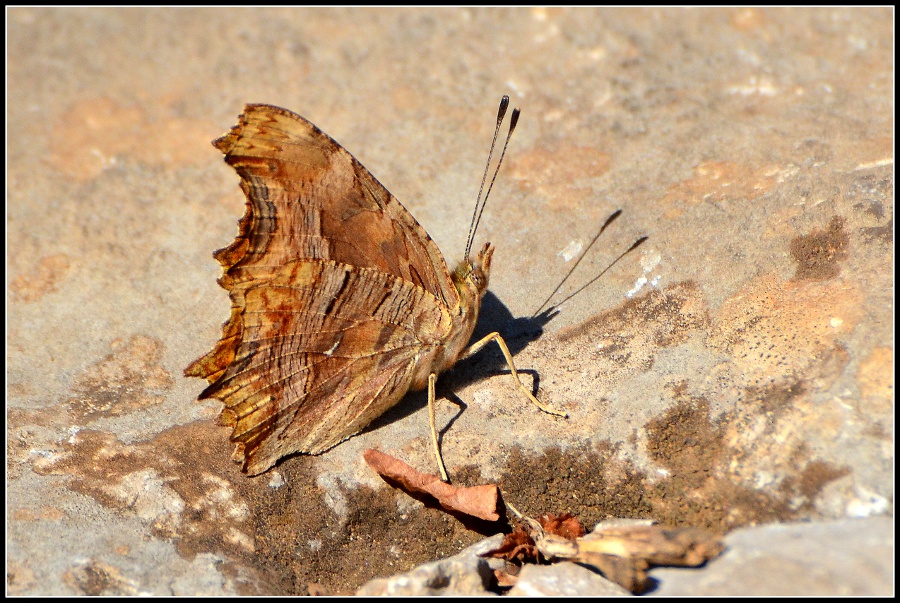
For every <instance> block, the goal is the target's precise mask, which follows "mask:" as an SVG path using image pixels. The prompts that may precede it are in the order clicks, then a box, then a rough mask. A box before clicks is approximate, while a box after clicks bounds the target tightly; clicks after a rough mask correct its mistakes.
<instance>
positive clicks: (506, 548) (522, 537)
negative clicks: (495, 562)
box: [481, 526, 539, 563]
mask: <svg viewBox="0 0 900 603" xmlns="http://www.w3.org/2000/svg"><path fill="white" fill-rule="evenodd" d="M481 556H482V557H496V558H497V559H506V560H507V561H514V562H517V563H537V562H538V557H539V553H538V548H537V545H535V543H534V539H532V538H531V536H529V535H528V533H527V532H526V531H525V530H523V529H522V526H516V528H515V529H514V530H513V531H512V532H510V533H509V534H507V535H506V536H504V537H503V542H502V543H500V546H499V547H497V548H496V549H494V550H492V551H488V552H486V553H482V554H481Z"/></svg>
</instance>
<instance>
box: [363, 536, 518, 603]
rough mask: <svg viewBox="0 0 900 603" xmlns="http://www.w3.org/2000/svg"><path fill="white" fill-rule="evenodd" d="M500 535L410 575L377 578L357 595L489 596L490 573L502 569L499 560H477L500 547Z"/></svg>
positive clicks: (425, 566)
mask: <svg viewBox="0 0 900 603" xmlns="http://www.w3.org/2000/svg"><path fill="white" fill-rule="evenodd" d="M502 541H503V537H502V536H500V535H497V536H493V537H491V538H487V539H485V540H482V541H481V542H478V543H476V544H473V545H472V546H470V547H468V548H466V549H465V550H463V551H462V552H460V553H459V554H458V555H454V556H452V557H447V558H446V559H440V560H438V561H433V562H431V563H424V564H422V565H420V566H419V567H417V568H415V569H414V570H412V571H410V572H406V573H403V574H397V575H396V576H391V577H390V578H377V579H375V580H371V581H369V582H367V583H366V584H364V585H363V587H362V588H360V589H359V590H358V591H357V592H356V594H357V595H364V596H389V597H400V596H435V595H440V596H463V597H472V596H479V595H490V594H492V593H491V592H490V591H489V588H490V586H491V580H492V578H493V570H494V569H495V568H496V569H499V568H502V567H503V565H504V562H503V561H502V560H498V559H484V558H482V557H479V555H481V554H482V553H486V552H488V551H490V550H491V549H495V548H497V547H498V546H500V543H501V542H502Z"/></svg>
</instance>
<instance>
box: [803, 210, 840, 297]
mask: <svg viewBox="0 0 900 603" xmlns="http://www.w3.org/2000/svg"><path fill="white" fill-rule="evenodd" d="M844 222H845V220H844V218H842V217H840V216H834V217H833V218H832V219H831V222H829V224H828V228H827V229H825V230H814V231H812V232H811V233H810V234H808V235H801V236H798V237H794V239H793V240H792V241H791V255H792V256H793V257H794V261H796V262H797V264H798V266H797V271H796V273H795V274H794V278H795V279H796V280H808V281H825V280H829V279H832V278H834V277H836V276H837V275H838V274H840V272H841V267H840V263H841V262H843V261H845V260H846V259H847V249H848V247H849V246H850V235H848V234H847V232H846V231H845V230H844Z"/></svg>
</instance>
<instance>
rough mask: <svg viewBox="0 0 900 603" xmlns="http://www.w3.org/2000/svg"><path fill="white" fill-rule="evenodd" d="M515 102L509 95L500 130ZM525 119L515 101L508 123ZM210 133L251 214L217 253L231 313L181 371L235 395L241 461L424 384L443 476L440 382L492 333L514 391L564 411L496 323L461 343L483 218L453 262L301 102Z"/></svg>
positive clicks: (486, 260) (334, 435) (477, 275)
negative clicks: (542, 391) (522, 376)
mask: <svg viewBox="0 0 900 603" xmlns="http://www.w3.org/2000/svg"><path fill="white" fill-rule="evenodd" d="M508 104H509V99H508V98H507V97H504V98H503V101H502V102H501V106H500V112H499V114H498V118H497V129H496V130H495V134H494V140H495V141H496V137H497V132H498V131H499V128H500V124H501V122H502V120H503V117H504V115H505V113H506V108H507V106H508ZM517 118H518V109H516V110H514V111H513V117H512V120H511V121H512V123H511V127H510V134H511V133H512V129H513V128H514V127H515V122H516V120H517ZM508 142H509V135H508V136H507V143H508ZM213 144H214V145H215V146H216V148H218V149H219V150H220V151H222V153H224V154H225V161H226V162H227V163H228V164H229V165H231V166H232V167H233V168H234V169H235V171H237V173H238V175H240V177H241V188H242V189H243V190H244V193H245V194H246V196H247V211H246V213H245V215H244V217H243V218H242V219H241V221H240V224H239V228H240V232H239V234H238V237H237V239H235V241H234V242H233V243H232V244H231V245H229V246H228V247H226V248H224V249H221V250H219V251H217V252H216V253H215V256H214V257H215V258H216V259H217V260H218V261H219V263H220V264H221V265H222V267H223V269H224V275H223V276H222V278H221V279H220V280H219V284H220V285H221V286H222V287H223V288H225V289H226V290H227V291H228V293H229V295H230V296H231V317H230V318H229V320H228V321H227V322H226V323H225V324H224V325H223V333H222V338H221V340H220V341H219V342H218V343H217V344H216V346H215V347H214V348H213V350H212V351H210V352H209V353H208V354H206V355H205V356H203V357H201V358H199V359H198V360H196V361H194V362H193V363H192V364H191V365H190V366H189V367H188V368H187V369H185V375H187V376H191V377H202V378H205V379H206V380H207V381H208V382H209V383H210V385H209V386H208V387H207V388H206V389H205V390H203V392H202V393H201V394H200V396H199V399H201V400H202V399H206V398H217V399H219V400H220V401H221V402H222V403H223V404H224V405H225V407H224V409H223V410H222V415H221V421H222V423H223V424H224V425H228V426H230V427H233V428H234V431H233V433H232V434H231V441H232V442H234V443H235V448H234V453H233V455H232V458H233V459H234V460H236V461H238V462H240V463H241V466H242V469H243V471H245V472H247V473H249V474H251V475H255V474H258V473H261V472H263V471H265V470H267V469H268V468H270V467H271V466H272V465H274V464H275V463H276V461H278V459H279V458H281V457H283V456H286V455H288V454H291V453H296V452H302V453H308V454H318V453H321V452H324V451H325V450H328V449H329V448H331V447H333V446H335V445H336V444H338V443H339V442H341V441H343V440H345V439H347V438H349V437H350V436H352V435H354V434H356V433H358V432H359V431H361V430H362V429H363V428H365V427H366V426H367V425H368V424H369V423H371V422H372V421H373V420H375V419H376V418H377V417H378V416H380V415H381V414H383V413H384V412H385V411H387V410H388V409H389V408H391V407H392V406H394V405H395V404H397V403H398V402H399V401H400V399H401V398H403V396H404V394H406V392H407V391H409V390H417V389H422V388H424V387H426V386H427V387H428V395H429V408H430V410H431V415H430V416H431V422H432V435H433V441H434V444H435V450H436V452H437V453H438V462H439V464H440V465H441V471H442V473H444V478H445V479H446V473H445V472H444V469H443V463H442V462H441V461H440V454H439V451H438V449H437V437H436V432H435V429H434V383H435V379H436V377H437V375H438V374H439V373H441V372H442V371H444V370H446V369H448V368H450V367H451V366H453V364H454V363H455V362H456V361H457V360H459V359H460V358H462V357H465V356H467V355H469V354H472V353H474V352H475V351H477V350H479V349H481V348H482V347H484V346H485V345H486V344H487V343H489V342H490V341H497V342H498V343H499V344H500V347H501V349H502V350H503V354H504V356H505V357H506V361H507V363H508V364H509V366H510V368H511V369H512V375H513V376H514V377H515V380H516V382H517V383H518V386H519V388H520V389H521V390H522V391H523V392H524V393H525V394H526V395H527V396H528V397H529V398H530V399H531V400H532V401H533V402H534V403H535V404H537V405H538V406H539V407H540V408H542V409H543V410H545V411H547V412H551V413H553V414H560V413H557V412H556V411H553V410H552V409H549V408H547V407H544V406H542V405H541V404H540V403H539V402H538V401H537V399H536V398H535V397H534V396H533V395H532V394H531V392H530V391H529V390H528V389H527V388H525V386H524V385H522V383H521V381H520V380H519V377H518V375H517V373H516V370H515V367H514V365H513V361H512V356H511V355H510V353H509V350H508V349H507V346H506V344H505V343H504V342H503V339H502V338H501V337H500V336H499V335H498V334H497V333H491V334H490V335H488V336H487V337H485V338H484V339H482V340H481V341H479V342H477V343H475V344H474V345H472V346H471V347H470V348H468V349H466V344H467V343H468V341H469V339H470V338H471V336H472V332H473V330H474V328H475V323H476V321H477V319H478V311H479V308H480V307H481V299H482V297H483V296H484V294H485V291H486V290H487V285H488V275H489V274H490V268H491V254H492V253H493V251H494V248H493V247H492V246H491V244H490V243H487V244H486V245H485V246H484V247H483V248H482V249H481V251H480V252H478V254H477V255H476V256H475V257H474V258H472V257H469V249H470V247H471V241H472V235H473V234H474V228H475V226H476V225H477V220H475V219H474V218H473V227H472V228H471V229H470V237H469V241H468V245H467V249H466V259H465V260H463V261H462V262H461V263H460V264H459V265H458V266H457V267H456V269H455V270H453V271H452V272H451V271H450V270H449V269H448V268H447V264H446V262H445V261H444V258H443V256H442V255H441V252H440V251H439V250H438V248H437V245H435V243H434V241H432V240H431V237H429V236H428V234H427V233H426V232H425V230H424V229H422V227H421V226H419V224H418V223H417V222H416V220H415V219H414V218H413V217H412V215H410V213H409V212H408V211H407V210H406V209H405V208H404V207H403V206H402V205H400V203H399V202H398V201H397V199H395V198H394V196H393V195H391V194H390V193H389V192H388V191H387V189H385V188H384V187H383V186H382V185H381V184H380V183H379V182H378V181H377V180H376V179H375V178H374V177H373V176H372V174H370V173H369V171H368V170H367V169H366V168H364V167H363V166H362V164H360V163H359V161H357V160H356V159H355V158H354V157H353V156H352V155H350V153H348V152H347V151H346V150H344V148H343V147H341V146H340V145H339V144H338V143H337V142H335V141H334V140H332V139H331V138H330V137H329V136H328V135H326V134H325V133H323V132H322V131H321V130H319V128H317V127H316V126H314V125H313V124H312V123H310V122H309V121H307V120H306V119H304V118H302V117H300V116H299V115H297V114H295V113H292V112H291V111H288V110H286V109H281V108H279V107H274V106H271V105H247V106H246V107H245V108H244V112H243V114H242V115H241V116H240V117H239V120H238V124H237V125H236V126H234V127H233V128H232V129H231V131H230V132H229V133H228V134H226V135H224V136H222V137H221V138H219V139H218V140H215V141H214V142H213ZM492 148H493V144H492ZM505 150H506V147H504V153H505ZM488 161H490V159H489V160H488ZM500 161H501V162H502V155H501V157H500ZM497 169H499V163H498V166H497ZM486 173H487V172H485V174H486ZM494 176H495V177H496V173H495V174H494ZM483 183H484V180H482V186H483ZM488 190H490V189H488ZM486 198H487V197H486V196H485V199H486ZM479 200H480V193H479ZM477 207H478V204H477V203H476V215H477V214H478V213H479V212H477Z"/></svg>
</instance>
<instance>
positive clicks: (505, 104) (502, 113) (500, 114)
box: [464, 94, 519, 258]
mask: <svg viewBox="0 0 900 603" xmlns="http://www.w3.org/2000/svg"><path fill="white" fill-rule="evenodd" d="M508 108H509V97H508V96H507V95H505V94H504V95H503V98H501V99H500V108H499V109H498V110H497V126H496V127H495V128H494V138H493V139H491V150H490V151H489V152H488V160H487V163H486V164H485V165H484V175H483V176H482V177H481V186H480V187H479V188H478V197H477V198H476V199H475V211H474V212H472V223H471V224H469V236H468V238H467V239H466V254H465V256H464V257H466V258H468V257H469V252H470V251H472V241H473V240H474V239H475V230H476V229H477V228H478V221H479V220H480V219H481V212H479V211H478V208H479V207H481V208H482V211H483V207H484V206H483V204H482V202H481V193H482V192H483V191H484V183H485V182H487V175H488V168H490V167H491V158H492V157H493V156H494V147H495V146H496V144H497V136H499V135H500V126H501V124H503V119H504V118H505V117H506V110H507V109H508ZM518 113H519V110H518V109H515V110H514V111H513V123H515V121H518ZM506 142H507V143H509V136H507V139H506ZM503 152H504V153H505V152H506V146H504V147H503ZM501 161H502V157H501ZM497 167H498V168H499V167H500V166H499V164H498V165H497ZM496 177H497V174H496V173H494V178H496ZM491 184H493V181H491ZM490 192H491V189H490V187H488V193H490ZM484 202H485V203H487V195H485V197H484Z"/></svg>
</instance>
